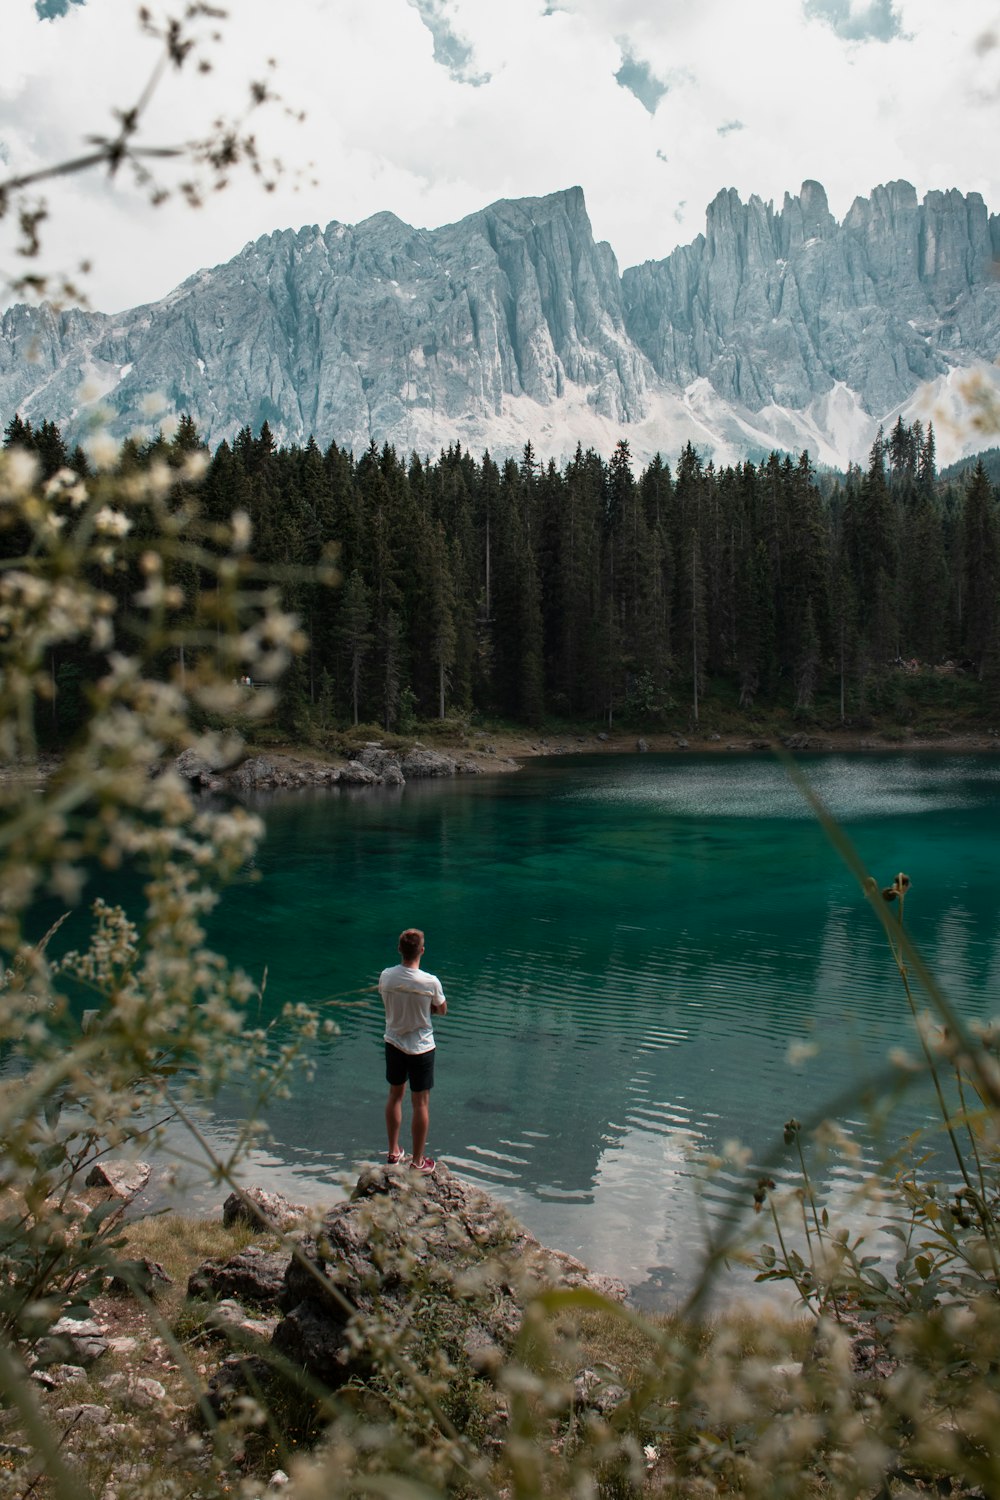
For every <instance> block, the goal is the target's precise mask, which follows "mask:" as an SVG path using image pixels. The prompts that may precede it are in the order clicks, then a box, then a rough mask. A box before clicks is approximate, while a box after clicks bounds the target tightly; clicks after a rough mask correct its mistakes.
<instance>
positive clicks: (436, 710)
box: [0, 417, 1000, 743]
mask: <svg viewBox="0 0 1000 1500" xmlns="http://www.w3.org/2000/svg"><path fill="white" fill-rule="evenodd" d="M4 444H5V446H7V447H10V446H13V445H18V446H21V447H24V448H27V449H29V450H32V451H33V452H34V453H35V454H36V455H37V457H38V460H39V463H40V464H41V467H42V470H43V474H44V475H45V476H51V475H54V474H55V473H57V472H58V471H59V470H60V469H61V468H64V467H65V466H67V465H68V466H70V467H71V468H74V469H76V470H77V471H81V470H84V471H85V470H86V465H87V460H86V458H85V457H84V455H83V454H82V453H81V451H80V450H79V449H77V450H76V451H75V452H73V453H69V452H67V449H66V446H65V444H64V443H63V440H62V437H61V435H60V432H59V430H58V428H57V427H56V426H55V425H54V424H52V423H49V422H42V423H41V424H40V425H38V426H35V427H33V426H32V425H31V424H30V423H27V422H23V421H22V420H21V419H20V417H14V419H13V420H11V421H10V422H9V424H8V426H7V427H6V429H5V433H4ZM202 448H203V445H202V443H201V439H200V437H199V434H198V432H197V429H196V427H195V425H194V423H193V422H192V421H191V419H190V418H183V419H182V420H181V421H180V423H179V425H178V428H177V430H176V432H175V434H174V435H173V437H172V438H171V439H170V440H169V441H167V440H165V439H164V438H163V437H162V436H159V437H157V438H156V439H155V440H153V441H151V442H149V443H147V444H145V445H140V444H137V443H135V442H131V441H130V442H126V443H125V445H124V447H123V448H122V449H121V452H120V454H119V456H118V465H119V467H120V470H121V471H122V473H123V474H125V475H126V476H127V474H128V472H129V470H135V469H137V468H141V467H143V466H150V465H153V464H156V463H164V462H165V463H166V464H168V465H173V466H177V465H179V464H180V463H181V462H183V461H184V460H185V459H186V458H187V457H188V456H189V455H190V454H191V453H192V451H194V450H198V449H202ZM204 457H205V463H206V468H205V475H204V481H203V483H202V484H201V485H200V486H199V488H198V490H197V496H198V502H199V504H200V506H201V507H202V511H203V513H204V514H205V515H206V517H208V518H209V519H214V520H223V519H225V520H228V519H229V518H230V517H231V516H232V515H233V514H234V513H236V512H240V511H242V512H245V513H246V515H247V516H248V517H249V520H250V524H251V536H252V541H251V544H250V545H251V550H252V553H253V557H254V559H255V562H257V563H259V564H260V565H261V567H262V568H267V569H270V570H273V572H274V574H275V576H277V577H278V578H279V579H282V580H283V594H284V598H285V602H286V604H288V605H289V606H290V607H291V608H292V609H293V610H294V611H295V612H296V614H297V616H298V618H299V620H300V622H301V625H302V629H303V633H304V638H305V641H306V644H305V646H304V649H303V650H302V653H301V654H300V655H299V656H298V657H297V659H296V661H295V663H294V665H293V668H292V670H291V672H290V673H288V674H287V676H286V677H285V678H284V679H283V681H282V684H281V689H280V693H281V697H280V708H279V715H278V730H279V731H280V732H281V733H284V734H285V735H292V736H295V737H297V738H299V739H302V740H307V741H311V742H314V743H315V742H321V741H322V737H323V735H324V733H326V732H328V731H333V730H336V729H338V728H340V729H343V728H345V727H349V726H352V725H359V724H361V725H371V726H380V727H381V728H382V729H383V730H385V731H389V732H392V731H396V730H398V731H400V732H406V731H407V730H408V729H412V727H413V724H414V723H415V722H416V721H417V720H431V719H446V718H454V717H461V716H469V715H474V714H479V715H481V716H483V718H485V719H489V718H490V717H495V718H498V719H502V720H505V721H515V722H518V723H521V724H524V725H531V726H539V725H542V724H544V723H548V722H561V723H565V724H572V723H577V724H584V723H586V724H591V725H603V726H605V727H608V728H610V727H620V726H633V727H636V728H640V727H642V726H643V725H648V726H650V727H655V726H660V727H685V726H686V727H688V728H693V727H696V726H701V727H702V728H704V727H705V725H706V722H707V719H706V713H707V712H708V711H710V712H711V714H714V715H715V716H716V717H717V716H718V715H719V714H724V713H728V714H730V715H732V716H741V717H742V719H743V721H744V722H747V721H750V722H752V720H753V716H754V715H765V716H766V715H767V714H771V713H774V712H780V713H782V714H784V715H785V716H786V718H787V719H788V720H789V722H800V723H803V724H808V723H809V722H810V721H811V720H815V721H816V722H822V723H824V724H827V725H830V726H835V725H836V724H842V725H855V726H858V725H860V726H862V727H863V726H864V724H865V722H866V719H867V718H868V716H870V715H872V714H873V713H876V714H877V713H884V714H887V715H889V716H894V717H895V718H896V720H897V721H898V722H900V723H905V722H906V721H907V717H908V716H910V717H912V715H913V714H914V712H916V711H917V710H915V708H914V701H915V700H914V692H915V691H917V699H918V700H919V697H920V693H919V691H918V690H917V689H916V688H915V684H920V683H923V684H924V692H925V696H926V694H928V693H929V694H931V695H933V693H934V691H937V690H938V689H940V690H941V691H944V688H943V686H942V685H943V684H945V683H949V684H950V690H951V691H954V688H955V684H956V682H957V681H958V680H961V683H962V691H963V692H964V693H965V695H966V699H967V701H968V702H970V703H972V705H973V709H972V711H973V712H974V713H975V714H976V715H978V716H979V717H980V718H983V719H984V720H985V719H986V718H988V717H989V715H990V713H991V712H992V710H993V708H994V705H995V694H996V692H997V689H998V688H1000V640H998V584H1000V578H998V568H1000V558H998V548H1000V535H998V526H1000V518H998V512H997V490H996V489H995V487H994V486H993V484H992V483H991V480H990V478H989V477H988V476H987V473H986V470H985V469H984V468H983V467H982V465H981V464H980V465H979V466H978V467H976V468H974V469H972V470H970V472H969V473H967V474H966V475H964V476H959V477H958V478H957V479H952V480H949V481H948V482H944V481H942V480H941V479H939V477H938V474H937V470H936V465H935V452H934V434H933V428H932V427H930V426H928V427H927V428H926V429H924V428H922V427H921V425H920V423H917V422H915V423H914V424H913V425H912V426H906V425H904V424H903V423H902V422H901V421H900V422H899V423H897V425H896V426H895V428H893V430H892V431H891V433H890V434H889V435H888V436H884V435H883V434H882V433H881V432H880V434H879V436H878V437H877V439H876V441H875V443H874V445H873V447H872V449H871V453H870V456H869V460H868V464H867V468H864V469H862V468H860V467H852V468H851V469H850V470H849V471H848V473H847V474H846V475H840V476H830V475H820V476H817V474H816V473H815V472H814V470H813V467H812V466H811V464H810V461H809V458H808V455H806V454H803V455H802V456H801V457H800V458H799V459H798V460H797V461H796V460H793V459H792V458H790V457H787V456H779V455H777V454H772V455H771V456H770V457H769V458H768V459H767V460H766V461H764V462H761V463H759V464H754V463H750V462H747V463H743V464H739V465H737V466H736V467H734V468H724V469H716V468H714V467H713V466H712V464H710V463H709V464H707V465H706V464H704V463H703V462H702V460H701V458H700V457H699V455H698V453H697V452H696V451H695V449H694V448H693V447H692V446H691V445H690V444H688V446H687V447H686V448H685V449H684V450H683V452H682V453H681V454H680V456H679V458H678V460H677V462H676V466H675V467H674V468H671V467H670V465H669V464H668V463H667V462H665V461H663V460H661V459H660V458H659V457H657V458H656V459H654V460H653V461H652V462H651V463H650V464H649V465H648V466H647V467H646V468H644V469H642V471H641V472H636V466H635V465H634V464H633V462H632V460H631V457H630V453H629V447H628V443H627V442H626V441H624V440H622V441H620V442H619V443H618V445H617V447H616V449H615V451H614V453H613V455H612V456H611V458H610V460H609V461H606V460H605V459H604V458H602V457H601V456H599V455H598V454H596V453H595V452H593V451H587V452H584V451H582V449H581V448H579V447H578V448H577V451H576V453H575V455H574V457H573V459H572V461H570V462H568V463H566V464H564V465H563V466H562V467H559V466H557V465H556V464H555V463H554V462H549V463H547V464H542V463H540V462H539V461H538V460H537V459H536V457H535V455H534V453H533V451H532V449H531V447H530V446H528V447H527V448H525V450H524V452H523V455H522V457H521V458H520V461H515V460H513V459H508V460H507V461H506V462H505V463H503V464H502V465H500V464H497V463H496V462H494V460H493V459H492V458H491V457H490V456H489V454H488V453H486V454H484V455H483V456H482V458H481V459H476V458H475V457H473V455H472V454H471V453H468V452H464V451H462V450H461V448H460V447H458V446H457V445H456V446H453V447H450V448H449V449H448V450H447V451H442V452H441V453H440V455H439V456H438V458H437V459H436V460H434V461H428V460H424V459H421V458H419V457H418V456H417V455H416V454H413V455H412V456H410V457H409V458H408V459H406V458H404V457H402V456H401V455H400V454H398V453H397V452H396V450H395V449H393V448H392V447H390V446H384V447H382V448H381V449H379V448H378V447H377V446H376V445H375V444H374V443H373V444H372V445H371V447H370V448H369V449H368V450H367V451H366V452H364V453H363V454H362V455H361V456H360V457H359V458H356V457H354V456H353V455H352V454H351V453H349V452H346V451H344V450H343V449H341V448H339V447H338V446H337V445H336V443H333V444H331V445H330V447H329V448H327V449H326V450H325V451H323V450H322V449H321V448H320V447H319V446H318V445H317V444H316V443H315V441H313V440H310V442H309V443H308V444H307V445H306V446H305V447H292V448H279V447H277V446H276V445H275V443H274V441H273V438H272V436H271V433H270V431H269V429H268V427H267V424H266V423H265V424H264V426H263V427H262V428H261V430H260V432H259V434H258V435H256V436H254V435H253V433H252V432H251V430H250V429H249V428H244V429H243V430H242V431H241V432H240V433H239V435H238V436H237V437H236V439H235V440H234V442H233V443H232V444H231V445H230V444H229V443H226V442H223V443H222V444H221V446H219V447H218V449H217V450H216V451H215V453H214V455H209V454H208V453H207V451H205V454H204ZM70 524H71V523H70ZM24 545H25V541H24V538H19V537H18V536H17V535H16V534H14V533H13V532H12V531H11V530H7V531H5V532H3V533H0V547H2V549H3V553H4V555H5V556H6V557H8V558H13V557H17V556H20V555H21V552H22V549H23V547H24ZM324 560H326V561H330V560H333V561H335V564H336V578H335V579H332V578H331V577H330V574H331V572H332V570H331V569H329V568H328V569H327V570H326V574H325V575H323V574H322V572H320V573H318V572H317V567H318V565H320V564H321V563H323V562H324ZM173 582H174V583H175V584H176V585H178V588H179V597H180V598H182V599H188V600H189V599H190V598H191V597H192V594H193V591H195V590H197V589H198V588H199V587H200V586H201V580H200V579H199V577H198V575H197V570H196V569H194V568H192V567H191V566H190V565H187V566H180V565H179V571H178V575H177V577H175V579H174V580H173ZM106 586H107V587H108V588H109V589H110V591H111V592H113V593H114V594H115V595H116V597H117V598H118V600H119V601H120V603H121V604H122V605H123V606H124V611H123V612H124V614H125V615H126V616H127V612H128V611H127V605H128V599H129V596H130V592H134V590H135V589H136V588H137V587H138V575H136V576H135V577H132V576H129V573H128V570H127V569H126V571H125V573H124V574H122V573H116V574H115V575H114V576H113V577H111V578H109V579H108V580H107V581H106ZM179 609H180V611H181V613H183V609H184V605H183V603H181V604H180V605H179ZM51 655H52V659H51V662H50V668H51V679H52V682H53V684H54V685H55V688H56V692H55V695H54V701H53V703H52V705H51V706H48V705H46V706H45V709H44V713H43V712H42V711H41V710H40V713H39V720H40V722H39V732H40V733H41V734H42V736H43V737H44V738H47V739H49V740H55V741H59V740H60V739H65V738H66V737H67V736H69V735H71V734H72V731H73V727H74V718H75V707H74V706H75V705H78V704H80V703H81V701H82V696H81V695H82V694H83V693H84V692H85V687H86V683H87V680H88V678H89V677H90V676H92V675H96V674H97V673H98V672H99V671H100V668H101V664H100V662H99V661H98V660H97V659H96V657H95V658H90V657H88V656H87V655H85V654H83V653H82V648H80V647H79V646H73V647H69V646H66V647H61V646H59V645H55V646H54V647H53V648H52V653H51ZM163 665H164V670H165V671H166V670H169V669H170V665H171V664H170V663H166V662H165V663H164V664H163Z"/></svg>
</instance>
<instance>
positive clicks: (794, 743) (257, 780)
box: [175, 730, 1000, 796]
mask: <svg viewBox="0 0 1000 1500" xmlns="http://www.w3.org/2000/svg"><path fill="white" fill-rule="evenodd" d="M998 751H1000V733H998V732H996V731H994V730H984V731H982V732H979V733H963V734H947V735H937V736H931V735H916V734H907V735H904V736H902V737H900V735H898V734H896V733H892V734H890V733H885V732H882V733H880V732H877V731H867V732H862V731H857V730H835V731H818V732H809V733H805V732H795V733H791V734H786V735H783V736H781V737H777V738H764V737H759V736H753V735H745V734H727V735H722V734H719V733H709V734H707V735H704V736H699V735H696V734H691V735H682V734H676V733H669V734H668V733H660V734H648V735H640V736H636V735H634V734H612V733H608V732H604V731H601V732H598V733H591V734H564V735H556V736H553V737H551V738H550V737H548V736H532V735H529V734H524V735H521V734H510V733H505V734H502V735H498V736H495V737H494V738H492V739H490V740H481V741H478V742H475V743H473V744H471V745H470V744H463V745H461V746H453V745H449V746H448V748H447V749H446V750H432V749H429V748H427V746H425V745H423V744H421V743H420V742H419V741H417V742H415V743H414V744H413V745H412V747H411V748H410V749H408V750H400V749H392V748H387V747H385V746H384V745H383V743H382V742H381V741H378V740H373V741H370V742H369V743H367V744H365V745H364V746H363V747H361V748H360V749H359V750H358V751H357V752H356V753H354V754H353V755H348V756H342V757H330V758H329V759H318V758H316V757H315V756H310V755H308V754H307V753H305V752H304V751H302V750H300V749H297V748H293V747H288V748H287V749H283V750H281V751H277V752H273V753H268V754H261V755H255V754H251V755H248V756H247V757H246V758H245V759H244V760H243V761H241V762H240V763H239V764H238V765H237V766H235V767H234V768H231V769H226V768H218V767H213V766H211V765H210V764H208V763H207V762H205V761H204V760H203V759H201V758H200V757H198V756H197V755H196V754H195V752H194V751H185V752H184V754H183V755H181V756H180V757H179V758H178V760H177V761H176V762H175V765H176V768H177V770H178V771H179V772H180V773H181V774H182V775H183V776H184V777H185V778H186V779H187V780H188V781H189V782H191V783H192V785H195V786H198V787H202V788H206V789H209V790H213V791H229V792H231V793H232V794H234V795H236V796H242V795H246V794H248V793H253V792H257V791H274V790H294V789H301V788H306V787H334V786H336V787H344V788H347V787H402V786H405V785H406V783H407V782H409V781H416V780H426V779H429V778H434V777H453V776H481V775H484V774H498V773H508V772H512V771H517V770H519V769H520V768H521V766H522V765H523V763H524V762H525V761H527V760H533V759H536V758H539V757H556V756H571V755H630V754H639V755H641V754H647V753H652V754H664V753H681V754H683V753H696V754H722V753H726V752H735V753H737V754H747V753H753V754H773V753H775V752H784V753H787V754H791V755H802V754H827V755H829V754H848V755H850V754H872V753H881V754H891V753H897V752H898V753H913V752H923V753H934V754H939V755H972V754H977V755H979V754H988V753H996V752H998Z"/></svg>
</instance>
